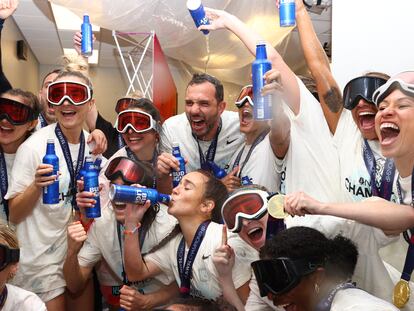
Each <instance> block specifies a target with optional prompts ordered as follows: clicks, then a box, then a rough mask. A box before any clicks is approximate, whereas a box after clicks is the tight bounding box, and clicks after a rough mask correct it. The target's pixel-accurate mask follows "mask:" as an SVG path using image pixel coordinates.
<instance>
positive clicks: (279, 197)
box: [267, 194, 289, 219]
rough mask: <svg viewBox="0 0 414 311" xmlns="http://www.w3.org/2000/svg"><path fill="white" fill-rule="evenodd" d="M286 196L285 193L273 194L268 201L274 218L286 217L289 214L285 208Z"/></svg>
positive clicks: (268, 206) (268, 207)
mask: <svg viewBox="0 0 414 311" xmlns="http://www.w3.org/2000/svg"><path fill="white" fill-rule="evenodd" d="M284 201H285V196H284V195H283V194H276V195H274V196H272V197H271V198H270V199H269V201H268V203H267V211H268V213H269V214H270V216H272V217H273V218H276V219H285V218H286V217H288V216H289V214H288V213H286V212H285V209H284V208H283V205H284Z"/></svg>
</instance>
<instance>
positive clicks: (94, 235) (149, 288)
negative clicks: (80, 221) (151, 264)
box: [78, 204, 177, 293]
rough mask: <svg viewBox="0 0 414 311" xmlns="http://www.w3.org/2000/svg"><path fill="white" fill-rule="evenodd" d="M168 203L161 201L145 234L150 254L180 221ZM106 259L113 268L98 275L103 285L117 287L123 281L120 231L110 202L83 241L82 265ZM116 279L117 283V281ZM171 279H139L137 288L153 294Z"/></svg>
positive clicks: (147, 249) (79, 258)
mask: <svg viewBox="0 0 414 311" xmlns="http://www.w3.org/2000/svg"><path fill="white" fill-rule="evenodd" d="M167 208H168V207H167V206H166V205H164V204H160V210H159V212H158V213H157V216H156V218H155V220H154V222H153V223H152V225H151V227H150V229H149V230H148V232H147V234H146V235H145V239H144V244H143V246H142V250H141V252H142V253H143V254H145V253H147V252H148V251H149V250H150V249H151V248H153V247H154V246H155V245H157V244H158V243H159V242H161V241H162V239H163V238H164V237H165V236H167V235H168V234H169V233H170V232H171V231H172V229H173V228H174V226H175V224H176V223H177V220H176V219H175V218H174V217H173V216H170V215H169V214H168V213H167ZM120 234H121V243H122V248H123V245H124V236H123V229H122V228H120ZM102 258H103V259H104V260H105V261H106V263H107V264H108V266H109V268H110V271H107V274H105V273H100V270H98V278H99V281H100V282H101V285H105V286H116V285H121V284H122V271H123V267H122V258H123V256H122V257H121V250H120V245H119V238H118V232H117V221H116V219H115V214H114V211H113V209H112V206H111V205H110V204H108V205H107V206H105V208H103V209H102V216H101V217H100V218H97V219H95V223H94V224H92V226H91V228H90V230H89V232H88V238H87V240H86V241H85V243H84V244H83V246H82V248H81V250H80V252H79V254H78V260H79V265H80V266H81V267H92V266H95V264H96V263H97V262H98V261H100V260H101V259H102ZM114 282H115V283H114ZM169 283H170V282H169V280H168V278H167V277H165V276H164V275H162V274H161V275H159V276H157V277H156V278H154V279H149V280H145V281H143V282H137V283H136V284H134V287H135V288H136V289H137V290H138V289H139V290H140V291H141V292H145V293H150V292H154V291H155V290H157V289H159V288H160V287H161V285H162V284H169Z"/></svg>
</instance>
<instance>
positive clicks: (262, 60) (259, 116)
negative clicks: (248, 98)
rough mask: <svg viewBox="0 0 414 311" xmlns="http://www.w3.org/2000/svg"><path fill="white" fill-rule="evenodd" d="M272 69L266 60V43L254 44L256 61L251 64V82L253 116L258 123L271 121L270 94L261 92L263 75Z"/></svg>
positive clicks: (263, 83)
mask: <svg viewBox="0 0 414 311" xmlns="http://www.w3.org/2000/svg"><path fill="white" fill-rule="evenodd" d="M270 69H272V64H271V63H270V61H269V60H268V59H267V53H266V42H265V41H258V42H257V44H256V60H255V61H254V62H253V64H252V80H253V98H254V106H253V115H254V119H255V120H258V121H265V120H271V119H272V97H271V95H270V94H268V95H264V96H263V95H262V94H261V90H262V88H263V86H264V85H265V80H264V78H263V76H264V74H265V73H266V72H267V71H269V70H270Z"/></svg>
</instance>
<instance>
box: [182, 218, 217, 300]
mask: <svg viewBox="0 0 414 311" xmlns="http://www.w3.org/2000/svg"><path fill="white" fill-rule="evenodd" d="M209 224H210V220H206V221H205V222H203V223H202V224H201V225H200V226H198V228H197V231H196V233H195V235H194V238H193V242H191V246H190V249H189V250H188V254H187V259H186V261H185V263H184V256H185V240H184V237H182V238H181V241H180V245H179V246H178V249H177V266H178V273H179V275H180V281H181V284H180V293H181V296H183V297H188V296H189V295H190V287H191V274H192V271H193V263H194V260H195V258H196V256H197V252H198V249H199V248H200V245H201V243H202V242H203V239H204V236H205V234H206V231H207V228H208V225H209Z"/></svg>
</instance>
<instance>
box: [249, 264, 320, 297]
mask: <svg viewBox="0 0 414 311" xmlns="http://www.w3.org/2000/svg"><path fill="white" fill-rule="evenodd" d="M251 265H252V268H253V272H254V275H255V276H256V280H257V285H258V286H259V290H260V296H261V297H265V296H267V294H268V293H271V294H273V295H280V294H284V293H287V292H289V291H290V290H291V289H293V288H295V287H296V286H297V285H298V284H299V283H300V280H301V279H302V277H303V276H305V275H307V274H310V273H312V272H314V271H315V270H316V269H317V268H318V267H321V266H322V265H321V264H315V263H312V261H309V260H306V259H298V260H292V259H290V258H287V257H279V258H276V259H262V260H257V261H254V262H252V264H251Z"/></svg>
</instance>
